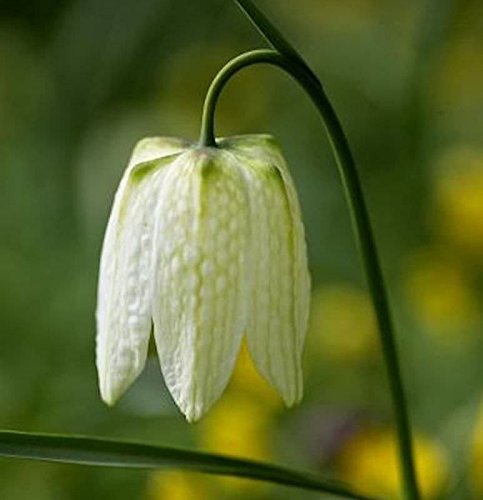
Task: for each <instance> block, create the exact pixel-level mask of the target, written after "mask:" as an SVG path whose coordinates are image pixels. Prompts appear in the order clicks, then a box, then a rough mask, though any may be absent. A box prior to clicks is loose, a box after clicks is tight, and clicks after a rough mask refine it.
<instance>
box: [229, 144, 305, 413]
mask: <svg viewBox="0 0 483 500" xmlns="http://www.w3.org/2000/svg"><path fill="white" fill-rule="evenodd" d="M226 142H227V146H226V147H227V149H229V150H230V151H231V152H232V153H233V154H234V155H236V156H237V158H238V160H239V161H240V162H241V163H243V164H244V167H245V168H244V171H245V172H246V176H247V179H248V184H249V187H248V191H249V193H250V200H251V202H250V207H251V218H250V222H251V229H252V235H251V242H252V249H251V252H252V262H253V264H252V276H253V280H252V291H251V293H250V295H249V297H250V305H249V310H248V311H249V312H248V317H249V326H248V331H247V340H248V347H249V350H250V353H251V355H252V357H253V360H254V362H255V365H256V366H257V368H258V370H259V371H260V372H261V373H262V375H263V376H264V377H265V378H266V379H267V380H268V381H269V382H270V383H271V384H272V385H273V386H274V387H275V388H276V389H277V390H278V391H279V393H280V394H281V395H282V397H283V399H284V401H285V403H286V404H287V405H288V406H291V405H293V404H294V403H296V402H298V401H299V400H300V399H301V397H302V392H303V382H302V368H301V359H302V354H303V345H304V340H305V335H306V331H307V323H308V312H309V306H310V277H309V273H308V265H307V251H306V243H305V236H304V228H303V224H302V220H301V213H300V207H299V203H298V199H297V194H296V191H295V187H294V184H293V181H292V179H291V177H290V173H289V171H288V168H287V166H286V164H285V161H284V160H283V157H282V155H281V153H280V151H279V149H278V148H277V146H276V145H275V143H274V141H273V139H272V138H271V137H270V136H244V137H243V136H242V137H237V138H230V139H228V140H227V141H226Z"/></svg>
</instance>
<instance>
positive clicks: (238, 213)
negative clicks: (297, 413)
mask: <svg viewBox="0 0 483 500" xmlns="http://www.w3.org/2000/svg"><path fill="white" fill-rule="evenodd" d="M309 296H310V279H309V274H308V270H307V256H306V246H305V238H304V229H303V225H302V221H301V216H300V208H299V203H298V200H297V195H296V192H295V188H294V185H293V182H292V179H291V177H290V174H289V171H288V169H287V166H286V164H285V161H284V159H283V157H282V155H281V153H280V150H279V148H278V147H277V145H276V144H275V142H274V140H273V138H271V137H270V136H267V135H250V136H239V137H232V138H227V139H220V140H219V141H218V147H217V148H203V147H199V146H198V145H194V144H189V143H187V142H184V141H182V140H180V139H169V138H147V139H143V140H142V141H140V142H139V143H138V144H137V146H136V148H135V149H134V152H133V154H132V157H131V160H130V162H129V165H128V167H127V169H126V171H125V173H124V175H123V178H122V180H121V183H120V186H119V188H118V191H117V194H116V197H115V200H114V205H113V208H112V212H111V216H110V219H109V223H108V226H107V230H106V235H105V239H104V245H103V249H102V257H101V266H100V275H99V289H98V305H97V369H98V374H99V385H100V392H101V396H102V399H103V400H104V401H105V402H106V403H108V404H110V405H111V404H114V403H115V402H116V400H117V399H118V398H119V397H120V396H121V395H122V393H123V392H125V391H126V389H127V388H128V387H129V386H130V385H131V384H132V383H133V381H134V380H135V379H136V377H137V376H138V375H139V374H140V372H141V371H142V369H143V367H144V364H145V361H146V356H147V351H148V344H149V339H150V336H151V333H153V334H154V338H155V342H156V348H157V352H158V356H159V361H160V365H161V370H162V373H163V376H164V380H165V382H166V385H167V387H168V389H169V391H170V393H171V395H172V397H173V399H174V400H175V402H176V404H177V405H178V407H179V408H180V409H181V411H182V412H183V413H184V414H185V416H186V418H187V419H188V420H189V421H195V420H198V419H199V418H200V417H201V416H202V415H203V414H204V413H205V412H206V411H207V410H208V409H209V408H210V407H211V406H212V405H213V404H214V403H215V402H216V401H217V399H219V397H220V396H221V394H222V393H223V391H224V389H225V387H226V385H227V384H228V381H229V379H230V375H231V373H232V371H233V368H234V364H235V361H236V359H237V356H238V353H239V350H240V345H241V342H242V339H243V338H244V337H246V340H247V344H248V349H249V351H250V354H251V357H252V359H253V361H254V364H255V366H256V367H257V369H258V370H259V372H260V373H261V374H262V375H263V376H264V377H265V378H266V379H267V381H268V382H269V383H270V384H271V385H272V386H273V387H274V388H275V389H276V390H277V391H278V392H279V393H280V395H281V396H282V398H283V400H284V402H285V403H286V405H287V406H291V405H293V404H295V403H296V402H298V401H299V400H300V399H301V397H302V371H301V357H302V351H303V344H304V337H305V333H306V329H307V319H308V309H309Z"/></svg>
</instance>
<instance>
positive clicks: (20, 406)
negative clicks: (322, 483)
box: [0, 0, 483, 500]
mask: <svg viewBox="0 0 483 500" xmlns="http://www.w3.org/2000/svg"><path fill="white" fill-rule="evenodd" d="M259 6H260V7H262V8H263V9H264V10H265V11H266V12H267V13H269V14H270V15H271V17H272V18H273V19H274V20H275V21H276V22H277V23H278V24H279V25H280V27H281V28H282V29H283V31H284V32H285V33H286V35H287V36H288V38H289V39H291V40H292V41H293V42H294V43H295V44H296V46H297V47H298V48H299V49H300V51H301V52H302V53H303V54H304V55H305V56H306V58H307V60H308V61H309V62H310V64H311V65H312V66H313V67H314V69H315V71H316V72H317V73H318V74H319V75H320V76H321V78H322V80H323V82H324V84H325V86H326V90H327V92H328V94H329V96H330V97H331V99H332V100H333V104H334V106H335V108H336V110H337V111H338V113H339V115H340V118H341V120H342V122H343V124H344V126H345V129H346V131H347V134H348V137H349V139H350V143H351V145H352V147H353V150H354V154H355V157H356V159H357V162H358V168H359V171H360V175H361V178H362V182H363V186H364V189H365V193H366V197H367V201H368V205H369V209H370V212H371V216H372V219H373V223H374V228H375V233H376V236H377V242H378V244H379V249H380V254H381V256H382V260H383V267H384V271H385V274H386V277H387V282H388V286H389V289H390V295H391V299H392V305H393V309H394V314H395V319H396V324H397V333H398V341H399V344H400V350H401V354H402V356H403V369H404V375H405V377H406V385H407V389H408V392H409V399H410V405H411V412H412V417H413V421H414V426H415V435H416V449H417V462H418V473H419V476H420V481H421V484H422V487H423V490H424V492H425V498H427V499H433V500H436V499H459V500H465V499H474V500H477V499H480V498H483V403H480V401H482V395H483V384H482V380H483V377H482V375H483V363H482V355H483V336H482V334H481V330H482V326H483V321H482V315H483V314H482V313H483V311H482V305H483V3H482V2H481V1H480V0H426V1H422V0H410V1H407V0H406V1H403V0H384V1H383V0H344V1H340V0H297V1H295V0H293V1H289V0H284V1H281V2H275V1H273V0H272V1H269V0H264V1H262V0H260V1H259ZM260 46H263V41H261V40H260V38H259V36H258V34H257V33H256V32H255V31H254V29H252V27H251V26H250V25H249V23H248V22H247V21H246V19H245V18H244V17H243V16H242V15H241V13H240V12H239V11H238V10H237V8H236V7H235V5H234V4H233V2H229V1H226V0H206V1H203V2H197V1H193V0H184V1H183V0H123V1H122V2H119V1H117V0H75V1H72V0H36V1H31V0H30V1H29V0H2V2H1V3H0V153H1V155H0V158H1V164H0V213H1V217H0V235H1V236H0V331H1V335H0V426H1V427H2V428H11V429H21V430H32V431H45V432H62V433H81V434H95V435H101V436H112V437H119V438H129V439H134V440H142V441H147V442H150V443H159V444H168V445H176V446H189V447H194V448H198V449H203V450H212V451H218V452H223V453H228V454H238V455H243V456H248V457H252V458H259V459H267V460H272V461H276V462H278V463H282V464H287V465H291V466H294V467H297V468H301V469H307V470H312V471H314V472H318V471H323V472H324V473H325V474H326V475H327V476H329V477H333V478H335V479H340V480H344V481H347V482H349V483H350V484H351V485H353V486H354V487H357V488H359V489H361V490H365V491H367V492H372V493H374V494H377V495H380V496H382V497H384V498H394V499H395V498H398V497H397V471H396V458H395V451H394V441H393V433H392V431H391V410H390V403H389V398H388V394H387V384H386V378H385V373H384V369H383V365H382V363H381V354H380V351H379V348H378V338H377V332H376V328H375V325H374V318H373V315H372V310H371V306H370V301H369V298H368V295H367V291H366V288H365V285H364V279H363V276H362V273H361V270H360V265H359V260H358V256H357V253H356V250H355V245H354V241H353V237H352V233H351V227H350V221H349V217H348V213H347V209H346V205H345V202H344V198H343V194H342V189H341V186H340V182H339V178H338V174H337V171H336V168H335V165H334V161H333V159H332V157H331V153H330V150H329V146H328V143H327V140H326V137H325V135H324V132H323V129H322V127H321V126H320V123H319V121H318V118H317V116H316V114H315V113H314V110H313V109H312V108H311V105H310V103H309V102H308V100H307V99H306V98H305V96H304V95H303V94H302V93H301V92H300V90H298V89H297V88H296V87H295V86H294V85H293V84H292V83H291V82H290V81H289V79H288V78H287V77H286V76H284V75H281V74H277V71H276V70H274V69H273V68H272V69H270V68H252V69H249V70H246V71H245V72H244V73H243V74H241V75H239V76H238V77H237V78H236V79H235V80H234V81H233V82H232V83H231V84H230V86H229V88H228V89H227V90H226V92H225V94H224V96H223V98H222V101H221V103H220V106H219V108H218V113H217V118H218V120H217V124H218V127H217V130H218V133H219V135H230V134H238V133H254V132H271V133H273V134H275V135H276V136H277V138H278V140H279V141H280V143H281V144H282V146H283V149H284V151H285V154H286V156H287V158H288V160H289V162H290V164H291V166H292V171H293V176H294V177H295V179H296V182H297V185H298V187H299V192H300V198H301V203H302V206H303V212H304V218H305V222H306V227H307V238H308V241H309V250H310V261H311V269H312V274H313V283H314V295H313V304H312V320H311V329H310V332H309V336H308V342H307V348H306V352H305V386H306V390H305V398H304V401H303V403H302V404H301V405H300V406H299V407H297V408H296V409H292V410H290V411H286V410H285V409H284V408H283V407H282V406H281V404H280V401H279V400H278V399H277V396H276V395H275V394H274V393H273V392H272V391H271V389H270V388H269V387H268V386H267V385H266V384H265V383H264V382H263V381H262V380H261V379H260V378H259V377H258V375H257V374H256V372H255V371H254V369H253V367H252V366H251V365H250V361H249V358H248V356H247V355H246V352H244V351H243V352H242V355H241V358H240V362H239V365H238V367H237V370H236V374H235V377H234V379H233V382H232V384H231V386H230V388H229V390H228V391H227V393H226V395H225V396H224V398H223V399H222V400H221V401H220V403H219V404H218V405H217V406H216V407H215V409H214V410H213V411H212V412H211V413H210V414H209V415H208V416H207V417H206V418H205V419H204V420H203V421H202V422H201V423H199V424H196V425H189V424H187V423H186V422H185V421H184V420H183V418H182V417H181V415H180V414H179V413H178V411H177V409H176V407H175V406H174V404H173V403H172V401H171V399H170V397H169V395H168V393H167V391H166V390H165V388H164V386H163V382H162V378H161V376H160V373H159V369H158V366H157V361H156V358H154V357H152V358H151V359H150V360H149V362H148V366H147V369H146V370H145V372H144V373H143V375H142V376H141V377H140V379H139V380H138V381H137V382H136V384H135V385H134V387H133V388H132V389H131V390H130V391H129V393H128V394H127V395H126V396H125V397H124V398H123V399H122V401H121V402H120V403H119V404H118V405H117V406H116V407H115V408H114V409H108V408H107V407H105V406H104V405H103V404H102V403H101V401H100V399H99V397H98V393H97V385H96V384H97V380H96V373H95V367H94V337H95V325H94V309H95V297H96V279H97V271H98V258H99V252H100V247H101V243H102V237H103V231H104V227H105V224H106V221H107V217H108V214H109V209H110V204H111V202H112V198H113V194H114V192H115V189H116V185H117V183H118V181H119V179H120V176H121V173H122V171H123V168H124V166H125V164H126V162H127V159H128V156H129V152H130V150H131V148H132V147H133V145H134V143H135V142H136V141H137V140H138V139H139V138H141V137H143V136H147V135H174V136H183V137H187V138H191V139H193V140H194V139H196V137H197V134H198V129H199V119H200V110H201V106H202V101H203V97H204V93H205V91H206V89H207V87H208V85H209V82H210V80H211V78H212V77H213V76H214V75H215V72H216V71H217V70H218V69H219V68H220V67H221V65H222V64H224V63H225V62H226V61H227V60H228V59H229V58H230V57H232V56H234V55H236V54H238V53H240V52H242V51H244V50H248V49H252V48H256V47H260ZM0 498H2V499H5V500H17V499H26V498H29V499H35V500H57V499H58V500H61V499H62V500H63V499H68V500H81V499H86V498H89V499H92V500H95V499H106V498H116V499H117V500H123V499H126V500H127V499H130V500H131V499H142V500H168V499H169V500H188V499H189V500H205V499H234V498H237V499H238V498H241V499H243V498H250V499H282V500H283V499H305V498H307V499H311V498H320V496H317V495H314V494H309V493H304V492H301V491H297V490H290V489H286V488H281V487H275V486H269V485H262V484H257V483H254V482H250V481H242V480H233V479H220V478H216V477H208V476H201V475H197V474H184V473H178V472H170V471H164V472H163V471H162V472H143V471H122V470H109V469H93V468H87V467H73V466H65V465H51V464H39V463H32V462H21V461H10V460H1V461H0Z"/></svg>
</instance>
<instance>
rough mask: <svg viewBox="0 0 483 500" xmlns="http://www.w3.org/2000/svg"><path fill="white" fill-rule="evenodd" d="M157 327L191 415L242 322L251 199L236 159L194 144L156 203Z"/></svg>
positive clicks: (209, 390)
mask: <svg viewBox="0 0 483 500" xmlns="http://www.w3.org/2000/svg"><path fill="white" fill-rule="evenodd" d="M156 214H157V215H156V218H157V220H156V228H155V248H156V256H155V259H156V262H155V268H156V272H155V284H154V286H155V290H154V294H153V299H154V307H153V313H154V314H153V317H154V333H155V338H156V344H157V349H158V353H159V357H160V362H161V369H162V371H163V375H164V378H165V381H166V384H167V386H168V388H169V390H170V392H171V394H172V396H173V398H174V400H175V401H176V403H177V405H178V406H179V408H180V409H181V411H182V412H183V413H184V414H185V416H186V418H187V419H188V420H189V421H195V420H198V419H199V418H200V417H201V416H202V415H203V414H204V413H205V412H206V411H207V410H208V409H209V408H210V407H211V405H212V404H213V403H214V402H215V401H216V400H217V399H218V398H219V397H220V396H221V394H222V392H223V390H224V389H225V387H226V385H227V383H228V380H229V378H230V376H231V373H232V371H233V367H234V364H235V360H236V357H237V355H238V352H239V349H240V342H241V338H242V335H243V333H244V331H245V327H246V302H247V290H248V284H249V283H248V278H247V262H246V255H247V245H248V199H247V195H246V190H245V183H244V182H243V179H242V178H241V172H240V170H239V166H238V164H237V162H234V161H233V159H232V157H231V156H230V155H228V154H227V153H225V152H220V151H219V150H217V151H215V150H209V149H205V150H198V151H197V150H192V151H189V152H186V153H184V154H182V155H181V156H180V157H179V159H178V160H177V161H176V162H175V163H174V164H172V165H171V166H170V167H169V168H168V169H167V171H166V174H165V177H164V181H163V186H162V192H161V194H160V197H159V203H158V205H157V208H156Z"/></svg>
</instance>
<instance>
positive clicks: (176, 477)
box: [147, 471, 212, 500]
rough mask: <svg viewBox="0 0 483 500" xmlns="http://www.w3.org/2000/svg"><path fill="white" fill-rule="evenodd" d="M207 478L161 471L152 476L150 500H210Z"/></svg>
mask: <svg viewBox="0 0 483 500" xmlns="http://www.w3.org/2000/svg"><path fill="white" fill-rule="evenodd" d="M206 481H207V480H206V478H205V476H203V475H202V474H198V473H196V472H180V471H161V472H155V473H153V474H152V475H151V477H150V479H149V482H148V487H147V499H148V500H208V499H211V498H212V497H211V495H210V494H209V490H208V489H207V484H206Z"/></svg>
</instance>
